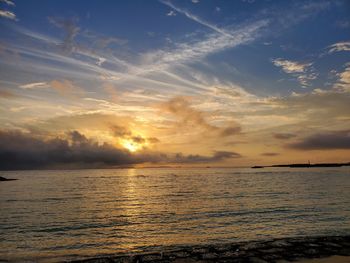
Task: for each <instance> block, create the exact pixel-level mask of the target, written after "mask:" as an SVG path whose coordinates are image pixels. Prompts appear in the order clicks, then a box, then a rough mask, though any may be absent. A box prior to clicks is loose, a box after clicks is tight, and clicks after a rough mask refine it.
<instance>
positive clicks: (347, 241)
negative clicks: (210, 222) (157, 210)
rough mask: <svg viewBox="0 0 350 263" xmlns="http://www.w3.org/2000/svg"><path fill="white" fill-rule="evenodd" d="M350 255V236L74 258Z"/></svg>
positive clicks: (186, 261)
mask: <svg viewBox="0 0 350 263" xmlns="http://www.w3.org/2000/svg"><path fill="white" fill-rule="evenodd" d="M334 255H340V256H347V257H349V261H348V262H350V236H327V237H297V238H283V239H271V240H265V241H251V242H238V243H232V244H218V245H208V246H192V247H183V248H181V249H174V250H172V249H164V251H162V252H159V253H145V254H133V255H118V256H109V257H101V258H91V259H84V260H78V261H72V262H76V263H77V262H81V263H83V262H84V263H85V262H86V263H87V262H90V263H95V262H96V263H97V262H98V263H104V262H116V263H142V262H157V263H168V262H175V263H190V262H223V263H224V262H237V263H238V262H239V263H249V262H251V263H266V262H276V263H279V262H293V261H299V260H301V259H307V258H324V257H329V256H334Z"/></svg>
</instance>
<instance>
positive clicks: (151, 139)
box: [147, 137, 160, 143]
mask: <svg viewBox="0 0 350 263" xmlns="http://www.w3.org/2000/svg"><path fill="white" fill-rule="evenodd" d="M147 141H148V142H149V143H158V142H160V140H159V139H158V138H156V137H148V138H147Z"/></svg>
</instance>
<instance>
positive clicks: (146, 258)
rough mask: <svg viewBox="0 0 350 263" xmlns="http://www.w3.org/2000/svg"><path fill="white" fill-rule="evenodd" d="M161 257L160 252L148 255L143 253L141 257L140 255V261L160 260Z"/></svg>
mask: <svg viewBox="0 0 350 263" xmlns="http://www.w3.org/2000/svg"><path fill="white" fill-rule="evenodd" d="M161 259H163V256H162V254H160V253H159V254H149V255H144V256H143V257H142V261H145V262H147V261H155V260H161Z"/></svg>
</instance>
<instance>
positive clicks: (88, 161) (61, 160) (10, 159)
mask: <svg viewBox="0 0 350 263" xmlns="http://www.w3.org/2000/svg"><path fill="white" fill-rule="evenodd" d="M238 157H240V155H239V154H238V153H234V152H215V153H214V155H213V156H202V155H183V154H182V153H178V154H164V153H160V152H151V151H140V152H138V153H130V152H129V151H127V150H124V149H119V148H115V147H114V146H112V145H110V144H107V143H104V144H98V143H97V142H94V141H92V140H90V139H88V138H86V136H84V135H83V134H81V133H79V132H78V131H71V132H68V133H67V137H65V138H55V139H49V140H44V139H41V138H38V137H35V136H33V135H32V134H30V133H23V132H20V131H0V169H1V170H21V169H59V168H106V167H115V166H125V165H134V164H140V163H158V164H160V163H205V162H215V161H221V160H224V159H228V158H238Z"/></svg>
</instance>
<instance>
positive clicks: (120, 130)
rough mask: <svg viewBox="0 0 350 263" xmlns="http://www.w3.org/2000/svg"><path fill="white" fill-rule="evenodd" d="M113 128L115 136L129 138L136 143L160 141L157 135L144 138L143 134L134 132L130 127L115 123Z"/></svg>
mask: <svg viewBox="0 0 350 263" xmlns="http://www.w3.org/2000/svg"><path fill="white" fill-rule="evenodd" d="M111 130H112V133H113V135H114V136H115V137H117V138H123V139H128V140H131V141H133V142H134V143H138V144H144V143H146V142H148V143H151V144H154V143H158V142H159V139H158V138H156V137H149V138H144V137H142V136H141V135H135V134H133V133H132V132H131V131H130V130H129V129H127V128H125V127H123V126H119V125H113V126H112V127H111Z"/></svg>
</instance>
